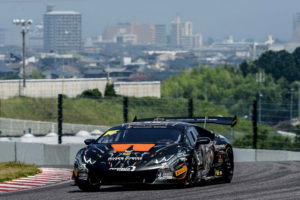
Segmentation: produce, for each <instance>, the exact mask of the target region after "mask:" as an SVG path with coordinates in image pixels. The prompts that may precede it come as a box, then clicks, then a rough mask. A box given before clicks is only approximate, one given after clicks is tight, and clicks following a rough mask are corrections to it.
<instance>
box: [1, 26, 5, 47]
mask: <svg viewBox="0 0 300 200" xmlns="http://www.w3.org/2000/svg"><path fill="white" fill-rule="evenodd" d="M4 43H5V30H4V29H2V28H0V46H3V45H4Z"/></svg>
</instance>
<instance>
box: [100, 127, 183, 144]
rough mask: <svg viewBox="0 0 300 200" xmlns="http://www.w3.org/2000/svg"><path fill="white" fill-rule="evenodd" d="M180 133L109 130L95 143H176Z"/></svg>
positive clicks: (147, 130) (165, 130) (166, 129)
mask: <svg viewBox="0 0 300 200" xmlns="http://www.w3.org/2000/svg"><path fill="white" fill-rule="evenodd" d="M181 133H182V132H181V131H180V130H179V129H175V128H130V129H125V130H109V131H107V132H105V133H104V134H103V136H101V137H100V138H99V139H98V141H97V143H124V144H130V143H152V144H156V143H166V144H171V143H178V142H180V140H181Z"/></svg>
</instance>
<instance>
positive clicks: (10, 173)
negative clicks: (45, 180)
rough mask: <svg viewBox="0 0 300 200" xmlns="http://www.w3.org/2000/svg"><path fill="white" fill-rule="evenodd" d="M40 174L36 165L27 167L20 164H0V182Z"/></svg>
mask: <svg viewBox="0 0 300 200" xmlns="http://www.w3.org/2000/svg"><path fill="white" fill-rule="evenodd" d="M40 172H41V171H40V170H39V169H38V168H37V166H36V165H28V164H24V163H21V162H4V163H0V182H4V181H9V180H13V179H17V178H22V177H27V176H32V175H35V174H38V173H40Z"/></svg>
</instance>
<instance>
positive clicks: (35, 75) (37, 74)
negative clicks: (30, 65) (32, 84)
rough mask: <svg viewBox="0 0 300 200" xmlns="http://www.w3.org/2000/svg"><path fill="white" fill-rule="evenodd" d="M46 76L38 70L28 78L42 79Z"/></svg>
mask: <svg viewBox="0 0 300 200" xmlns="http://www.w3.org/2000/svg"><path fill="white" fill-rule="evenodd" d="M44 77H45V76H44V75H43V74H42V73H41V72H40V71H38V70H34V71H32V72H31V74H30V75H29V76H28V78H29V79H42V78H44Z"/></svg>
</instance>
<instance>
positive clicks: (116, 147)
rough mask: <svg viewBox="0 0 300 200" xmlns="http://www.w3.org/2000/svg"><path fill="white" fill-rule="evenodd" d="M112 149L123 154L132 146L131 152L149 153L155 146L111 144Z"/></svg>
mask: <svg viewBox="0 0 300 200" xmlns="http://www.w3.org/2000/svg"><path fill="white" fill-rule="evenodd" d="M111 146H112V148H113V149H114V150H115V151H117V152H124V151H126V150H127V149H128V148H129V147H131V146H133V151H149V150H150V149H151V148H152V147H154V146H155V144H112V145H111Z"/></svg>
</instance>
